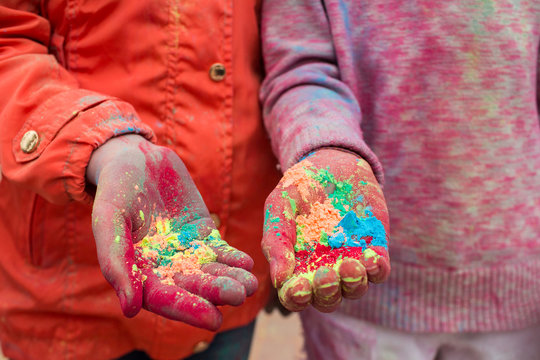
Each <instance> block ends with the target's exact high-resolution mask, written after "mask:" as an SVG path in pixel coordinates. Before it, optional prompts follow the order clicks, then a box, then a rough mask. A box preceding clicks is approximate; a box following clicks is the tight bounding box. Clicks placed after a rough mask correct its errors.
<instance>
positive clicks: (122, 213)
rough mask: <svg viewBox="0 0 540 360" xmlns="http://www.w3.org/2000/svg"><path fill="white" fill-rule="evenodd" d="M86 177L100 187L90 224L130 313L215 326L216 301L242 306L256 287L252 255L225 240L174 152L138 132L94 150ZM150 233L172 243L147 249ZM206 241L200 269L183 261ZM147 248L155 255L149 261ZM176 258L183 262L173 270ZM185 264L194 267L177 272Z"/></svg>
mask: <svg viewBox="0 0 540 360" xmlns="http://www.w3.org/2000/svg"><path fill="white" fill-rule="evenodd" d="M86 174H87V179H88V181H89V182H90V183H92V184H95V185H97V190H96V197H95V200H94V207H93V213H92V227H93V232H94V237H95V241H96V246H97V254H98V260H99V264H100V267H101V270H102V272H103V275H104V276H105V278H106V279H107V280H108V281H109V283H110V284H111V285H112V286H113V287H114V289H115V291H116V293H117V295H118V297H119V299H120V305H121V307H122V310H123V312H124V314H125V315H126V316H129V317H131V316H135V315H136V314H137V313H138V312H139V310H140V309H141V307H142V308H145V309H147V310H149V311H151V312H154V313H156V314H159V315H162V316H164V317H166V318H169V319H173V320H178V321H183V322H186V323H188V324H191V325H194V326H197V327H201V328H206V329H209V330H216V329H217V328H219V326H220V325H221V320H222V316H221V313H220V312H219V310H218V309H217V308H216V306H215V305H240V304H241V303H243V302H244V300H245V298H246V295H247V296H249V295H251V294H253V293H254V292H255V290H256V289H257V286H258V283H257V279H256V278H255V276H253V275H252V274H251V273H250V272H249V270H251V268H252V266H253V260H252V259H251V258H250V257H249V256H248V255H247V254H245V253H243V252H241V251H239V250H236V249H234V248H233V247H231V246H228V245H227V244H226V243H225V242H224V241H223V240H221V239H220V237H219V233H218V232H217V230H216V229H215V225H214V223H213V221H212V219H211V217H210V215H209V212H208V210H207V208H206V206H205V204H204V202H203V199H202V197H201V196H200V194H199V192H198V190H197V188H196V187H195V184H194V183H193V180H192V179H191V177H190V175H189V173H188V171H187V169H186V167H185V166H184V164H183V163H182V161H181V160H180V158H179V157H178V156H177V155H176V154H175V153H174V152H173V151H172V150H170V149H168V148H165V147H161V146H157V145H153V144H152V143H150V142H148V141H146V140H145V139H144V138H142V137H140V136H138V135H124V136H120V137H117V138H113V139H111V140H109V141H107V142H106V143H105V144H103V145H102V146H101V147H99V148H98V149H96V150H95V151H94V153H93V154H92V157H91V159H90V163H89V165H88V169H87V173H86ZM164 226H166V227H167V229H163V227H164ZM160 227H161V230H160ZM152 236H154V237H158V238H159V240H160V241H162V242H164V241H165V242H166V241H170V242H171V244H173V245H174V246H172V245H170V244H167V243H166V244H165V245H166V246H169V247H168V248H165V247H163V249H162V250H159V249H158V250H156V248H145V247H144V246H141V245H144V244H146V243H150V242H151V240H152V238H153V237H152ZM145 237H146V238H145ZM143 239H144V241H142V242H141V240H143ZM180 245H183V246H180ZM206 245H209V247H206ZM200 246H202V247H203V248H204V249H206V250H205V255H204V254H203V255H204V256H206V257H205V258H204V261H200V263H196V264H195V266H196V267H197V266H200V269H198V270H195V271H193V269H192V268H193V266H191V265H193V264H191V263H190V264H187V261H184V262H185V263H186V264H183V263H182V261H178V259H180V260H182V259H184V258H183V257H182V256H184V254H183V253H182V252H181V251H180V252H178V253H175V252H174V251H175V249H173V248H178V249H180V250H182V249H187V250H189V253H190V254H191V256H194V255H193V254H198V252H197V251H196V249H199V247H200ZM171 251H173V253H171ZM199 252H200V249H199ZM146 253H148V254H152V255H153V259H152V258H151V257H147V258H145V254H146ZM208 254H211V256H207V255H208ZM171 259H172V260H171ZM175 259H176V261H177V263H175V265H177V267H171V262H172V261H174V260H175ZM201 259H202V258H201ZM166 263H167V266H169V267H166V266H165V265H164V264H166ZM201 263H202V265H201ZM158 265H159V266H160V267H158V268H156V266H158ZM183 265H186V266H187V265H190V266H191V268H190V270H189V271H185V272H182V271H179V272H177V273H176V274H175V273H174V270H175V269H178V266H179V267H182V266H183ZM163 269H165V270H163ZM164 271H168V273H169V274H168V278H166V276H165V275H164ZM171 271H172V272H173V273H172V274H171Z"/></svg>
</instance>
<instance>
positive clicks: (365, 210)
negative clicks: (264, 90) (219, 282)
mask: <svg viewBox="0 0 540 360" xmlns="http://www.w3.org/2000/svg"><path fill="white" fill-rule="evenodd" d="M265 209H266V210H265V211H266V213H265V225H264V231H263V240H262V248H263V253H264V254H265V256H266V258H267V260H268V261H269V264H270V276H271V279H272V281H273V284H274V286H275V287H276V288H277V289H278V295H279V299H280V301H281V303H282V304H283V306H285V307H286V308H287V309H289V310H291V311H300V310H303V309H305V308H306V307H307V306H309V305H310V304H311V305H313V306H314V307H315V308H316V309H318V310H319V311H322V312H331V311H334V310H335V309H336V308H337V307H338V306H339V304H340V302H341V299H342V298H349V299H357V298H360V297H361V296H363V295H364V294H365V293H366V291H367V289H368V282H372V283H379V282H383V281H384V280H386V278H387V277H388V275H389V273H390V260H389V257H388V247H387V242H388V231H389V221H388V211H387V208H386V202H385V200H384V196H383V193H382V191H381V189H380V186H379V184H378V182H377V180H376V179H375V176H374V175H373V172H372V170H371V167H370V166H369V164H368V163H367V162H366V161H365V160H363V159H362V158H360V157H358V156H357V155H355V154H352V153H349V152H347V151H343V150H338V149H333V148H325V149H320V150H317V151H315V152H314V153H312V154H311V155H310V156H308V157H307V158H305V159H303V160H302V161H300V162H299V163H297V164H296V165H294V166H293V167H291V168H290V169H289V170H288V171H286V172H285V174H284V176H283V178H282V179H281V181H280V182H279V184H278V186H277V187H276V188H275V189H274V191H273V192H272V193H271V194H270V196H269V197H268V198H267V200H266V205H265Z"/></svg>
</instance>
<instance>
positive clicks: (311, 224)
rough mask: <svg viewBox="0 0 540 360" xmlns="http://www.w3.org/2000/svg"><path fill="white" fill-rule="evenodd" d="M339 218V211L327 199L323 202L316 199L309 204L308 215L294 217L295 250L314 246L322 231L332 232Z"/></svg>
mask: <svg viewBox="0 0 540 360" xmlns="http://www.w3.org/2000/svg"><path fill="white" fill-rule="evenodd" d="M340 220H341V216H340V215H339V211H338V210H337V209H335V208H334V206H333V205H332V203H331V201H330V200H329V199H327V200H326V201H325V202H324V203H323V204H321V203H320V202H318V201H316V202H315V203H313V204H311V209H310V212H309V215H308V216H305V215H298V216H297V217H296V224H297V228H296V231H297V238H296V240H297V241H296V245H295V250H296V251H298V250H305V249H306V248H312V247H314V246H315V244H317V243H319V241H320V239H321V237H322V236H323V235H322V234H323V233H326V234H332V233H333V231H334V228H335V227H336V225H337V224H338V223H339V221H340ZM298 233H301V234H300V235H301V236H298Z"/></svg>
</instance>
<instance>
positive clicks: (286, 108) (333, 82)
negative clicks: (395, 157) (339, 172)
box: [261, 0, 383, 182]
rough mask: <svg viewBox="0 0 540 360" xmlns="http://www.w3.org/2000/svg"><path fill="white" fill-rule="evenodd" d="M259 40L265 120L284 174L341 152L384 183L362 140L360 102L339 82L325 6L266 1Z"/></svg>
mask: <svg viewBox="0 0 540 360" xmlns="http://www.w3.org/2000/svg"><path fill="white" fill-rule="evenodd" d="M261 34H262V41H263V56H264V63H265V68H266V78H265V80H264V81H263V85H262V87H261V101H262V104H263V115H264V121H265V125H266V128H267V130H268V132H269V134H270V138H271V141H272V147H273V149H274V152H275V154H276V156H277V157H278V159H279V161H280V165H281V167H282V169H283V170H286V169H287V168H289V167H290V166H292V165H294V164H295V163H296V162H297V161H298V160H299V159H301V158H302V156H304V155H306V154H308V153H309V152H310V151H313V150H315V149H317V148H321V147H330V146H331V147H341V148H345V149H348V150H351V151H354V152H356V153H357V154H359V155H360V156H362V157H363V158H364V159H365V160H366V161H368V162H369V163H370V165H371V167H372V169H373V171H374V172H375V175H376V176H377V179H378V180H379V182H382V180H383V174H382V168H381V165H380V163H379V161H378V160H377V157H376V156H375V155H374V154H373V152H372V151H371V150H370V149H369V148H368V146H367V145H366V143H365V142H364V140H363V137H362V131H361V129H360V123H361V119H362V115H361V111H360V107H359V104H358V101H357V99H356V98H355V96H354V94H353V93H352V91H351V89H350V88H349V87H348V86H347V85H346V84H345V83H344V82H342V81H341V79H340V73H339V67H338V64H337V59H336V55H335V49H334V46H333V41H334V39H333V38H332V34H331V31H330V24H329V20H328V18H327V14H326V12H325V9H324V5H323V3H322V1H321V0H319V1H317V0H315V1H314V0H266V1H264V2H263V12H262V28H261Z"/></svg>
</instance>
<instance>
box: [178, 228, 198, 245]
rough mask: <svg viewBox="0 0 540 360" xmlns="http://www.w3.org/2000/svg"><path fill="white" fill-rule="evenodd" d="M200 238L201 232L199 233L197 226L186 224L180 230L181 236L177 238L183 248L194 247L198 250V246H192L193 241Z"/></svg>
mask: <svg viewBox="0 0 540 360" xmlns="http://www.w3.org/2000/svg"><path fill="white" fill-rule="evenodd" d="M198 237H199V232H198V231H197V226H195V225H194V224H185V225H184V226H182V228H180V232H179V234H178V235H177V236H176V238H177V239H178V241H179V242H180V245H182V246H183V247H186V248H188V247H193V248H194V249H196V248H198V247H199V245H198V244H193V245H192V244H191V242H192V241H194V240H197V239H198Z"/></svg>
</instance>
